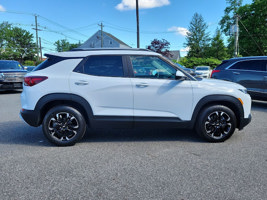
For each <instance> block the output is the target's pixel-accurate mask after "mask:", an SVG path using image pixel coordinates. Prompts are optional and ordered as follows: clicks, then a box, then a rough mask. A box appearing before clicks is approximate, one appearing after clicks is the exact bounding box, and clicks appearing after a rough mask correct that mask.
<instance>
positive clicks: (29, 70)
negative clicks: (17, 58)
mask: <svg viewBox="0 0 267 200" xmlns="http://www.w3.org/2000/svg"><path fill="white" fill-rule="evenodd" d="M34 68H35V66H24V69H25V70H27V72H31V71H32V70H33V69H34Z"/></svg>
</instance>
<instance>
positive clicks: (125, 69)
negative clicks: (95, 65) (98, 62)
mask: <svg viewBox="0 0 267 200" xmlns="http://www.w3.org/2000/svg"><path fill="white" fill-rule="evenodd" d="M93 56H120V57H121V58H122V69H123V76H100V75H93V74H86V73H84V69H83V66H84V63H85V62H86V61H87V60H88V59H89V58H90V57H93ZM78 70H81V71H82V72H78ZM73 72H76V73H81V74H84V75H89V76H97V77H112V78H127V77H129V70H128V67H127V60H126V56H125V55H119V54H101V55H89V56H86V57H84V59H83V60H82V61H81V62H80V63H79V64H78V65H77V66H76V67H75V68H74V70H73Z"/></svg>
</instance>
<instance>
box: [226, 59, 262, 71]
mask: <svg viewBox="0 0 267 200" xmlns="http://www.w3.org/2000/svg"><path fill="white" fill-rule="evenodd" d="M246 61H267V60H266V59H246V60H238V61H236V62H233V63H232V64H231V65H229V66H228V67H226V68H225V70H240V71H249V72H251V71H252V72H267V65H266V66H265V71H258V70H247V69H230V68H231V67H232V66H233V65H235V64H237V63H239V62H246Z"/></svg>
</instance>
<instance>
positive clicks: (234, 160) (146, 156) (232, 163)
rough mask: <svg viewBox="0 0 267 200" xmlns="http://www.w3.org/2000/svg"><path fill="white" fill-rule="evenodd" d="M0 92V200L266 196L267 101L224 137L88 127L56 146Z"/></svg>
mask: <svg viewBox="0 0 267 200" xmlns="http://www.w3.org/2000/svg"><path fill="white" fill-rule="evenodd" d="M19 96H20V93H19V92H0V154H1V160H0V169H1V170H0V179H1V181H0V199H1V200H2V199H3V200H4V199H27V200H28V199H34V200H36V199H116V200H118V199H142V200H143V199H174V200H187V199H188V200H191V199H235V200H236V199H240V200H241V199H242V200H244V199H248V200H252V199H253V200H258V199H263V200H265V199H267V192H266V188H267V137H266V136H267V123H266V119H267V102H261V101H254V102H253V106H252V116H253V119H252V122H251V123H250V124H249V125H248V126H247V127H246V128H245V129H244V130H242V131H236V133H235V134H234V135H233V136H232V138H230V139H229V140H228V141H226V142H224V143H218V144H212V143H207V142H204V141H203V140H202V139H201V138H199V137H198V136H196V135H195V133H194V132H192V131H184V130H174V129H170V130H166V129H165V130H155V129H150V130H141V129H138V130H120V129H118V130H117V129H115V130H94V131H91V132H90V133H87V135H86V136H85V138H84V139H83V140H82V141H81V142H79V143H77V144H76V145H75V146H72V147H55V146H53V145H51V144H50V143H49V142H48V141H47V140H46V139H45V138H44V136H43V134H42V129H41V127H38V128H34V127H30V126H28V125H27V124H25V123H24V122H23V121H22V120H21V119H20V118H19V115H18V113H19V110H20V100H19Z"/></svg>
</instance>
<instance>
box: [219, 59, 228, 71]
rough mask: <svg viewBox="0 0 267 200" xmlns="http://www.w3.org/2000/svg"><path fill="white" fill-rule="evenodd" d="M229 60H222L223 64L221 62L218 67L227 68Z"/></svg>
mask: <svg viewBox="0 0 267 200" xmlns="http://www.w3.org/2000/svg"><path fill="white" fill-rule="evenodd" d="M229 62H230V61H229V60H224V61H222V63H221V64H219V65H218V66H217V67H216V69H225V68H226V67H227V66H229Z"/></svg>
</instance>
